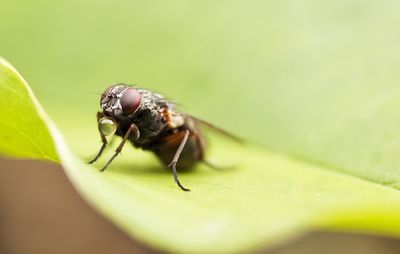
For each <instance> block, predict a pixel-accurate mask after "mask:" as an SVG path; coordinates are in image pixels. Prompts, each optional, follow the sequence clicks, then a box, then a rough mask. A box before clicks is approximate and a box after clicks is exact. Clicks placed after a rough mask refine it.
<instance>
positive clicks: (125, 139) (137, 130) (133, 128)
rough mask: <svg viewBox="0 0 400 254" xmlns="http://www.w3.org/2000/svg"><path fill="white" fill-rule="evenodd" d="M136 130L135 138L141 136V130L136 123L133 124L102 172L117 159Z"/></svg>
mask: <svg viewBox="0 0 400 254" xmlns="http://www.w3.org/2000/svg"><path fill="white" fill-rule="evenodd" d="M132 132H134V135H135V140H136V139H138V138H139V136H140V132H139V129H138V127H137V126H136V125H135V124H131V126H130V127H129V129H128V131H127V132H126V133H125V136H124V138H123V139H122V141H121V143H120V144H119V146H118V147H117V149H115V153H114V155H113V156H112V157H111V159H110V160H109V161H108V162H107V163H106V165H104V167H103V168H102V169H100V172H103V171H104V170H106V168H107V167H108V166H109V165H110V164H111V162H112V161H113V160H114V159H115V157H117V155H118V154H120V153H121V151H122V148H123V147H124V145H125V143H126V141H127V140H128V139H129V136H130V135H131V133H132Z"/></svg>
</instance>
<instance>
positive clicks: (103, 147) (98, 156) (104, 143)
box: [88, 112, 107, 164]
mask: <svg viewBox="0 0 400 254" xmlns="http://www.w3.org/2000/svg"><path fill="white" fill-rule="evenodd" d="M101 117H102V114H101V113H100V112H97V122H99V120H100V118H101ZM100 137H101V142H102V143H103V144H102V145H101V148H100V150H99V152H98V153H97V155H96V157H94V159H93V160H91V161H89V162H88V163H89V164H92V163H94V162H95V161H97V159H98V158H100V156H101V154H102V153H103V151H104V149H105V148H106V146H107V139H106V137H105V136H104V135H103V134H101V133H100Z"/></svg>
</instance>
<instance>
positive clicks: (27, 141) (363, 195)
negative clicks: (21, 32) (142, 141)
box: [0, 60, 400, 253]
mask: <svg viewBox="0 0 400 254" xmlns="http://www.w3.org/2000/svg"><path fill="white" fill-rule="evenodd" d="M0 95H1V98H3V99H2V100H1V101H0V113H1V115H2V119H3V120H2V122H1V124H2V127H1V133H0V151H1V153H2V154H4V155H9V156H16V157H21V158H41V159H49V160H52V161H57V160H58V158H60V161H61V163H62V164H63V167H64V169H65V171H66V173H67V175H68V176H69V178H70V180H71V181H72V183H73V184H74V185H75V186H76V188H77V189H78V190H79V191H80V193H81V194H82V196H83V197H84V198H85V199H86V200H87V201H88V202H90V203H91V204H92V205H94V206H95V207H96V208H98V209H99V210H100V211H101V212H102V213H104V214H105V215H106V216H107V217H109V218H110V219H111V220H113V221H114V222H115V223H116V224H118V225H119V226H120V227H121V228H122V229H124V230H125V231H126V232H128V233H129V234H131V235H132V236H133V237H135V238H136V239H138V240H141V241H143V242H145V243H147V244H150V245H151V246H153V247H155V248H158V249H162V250H166V251H170V252H179V253H224V252H225V253H231V252H244V251H249V250H254V249H257V248H260V247H264V246H268V245H271V244H273V243H276V242H279V241H283V240H285V239H287V238H289V237H292V236H294V235H296V234H300V233H304V232H307V231H309V230H312V229H316V228H326V229H329V228H330V229H342V230H345V229H347V230H357V231H365V232H374V233H380V234H389V235H394V236H400V216H398V214H399V212H400V193H399V191H398V190H396V189H393V188H391V187H387V186H383V185H380V184H376V183H373V182H369V181H366V180H363V179H359V178H356V177H353V176H350V175H345V174H343V173H338V172H335V171H331V170H329V168H327V167H322V166H318V165H313V164H310V163H307V162H305V161H301V160H298V159H294V158H291V157H288V156H285V155H283V154H277V153H274V152H271V151H267V150H264V149H261V148H258V147H256V146H253V145H246V146H238V145H234V144H231V143H229V142H228V141H226V140H223V139H220V138H217V137H216V138H213V141H214V140H215V141H214V142H212V149H211V151H209V154H211V155H212V156H214V157H218V158H219V159H220V160H221V161H222V162H224V163H225V164H226V163H227V162H229V164H235V165H237V167H236V168H235V169H232V170H226V171H222V172H216V171H212V170H210V169H208V168H207V167H205V166H199V167H198V168H196V169H195V170H194V171H190V172H182V173H181V174H180V178H181V180H182V182H183V183H184V184H185V185H187V186H188V187H190V188H191V189H192V192H189V193H185V192H183V191H181V190H179V189H178V188H177V186H176V185H175V184H174V182H173V180H172V176H171V174H170V172H168V171H167V170H164V169H163V168H162V167H161V166H160V165H159V164H158V163H157V161H156V160H155V159H154V158H153V157H152V156H151V155H149V154H148V153H145V152H141V151H133V149H132V148H127V149H126V150H124V152H123V156H121V157H119V158H117V160H116V161H115V163H114V164H112V165H111V167H110V168H109V169H108V170H107V171H106V172H104V173H99V172H98V171H97V170H96V168H93V167H91V166H89V165H87V164H86V163H84V162H83V161H82V160H81V159H80V158H79V157H77V156H76V155H74V154H72V153H71V151H70V150H69V148H68V146H67V145H66V143H65V140H64V138H63V136H62V135H61V134H60V132H59V130H58V129H57V127H56V126H55V125H54V124H53V123H52V121H51V120H50V119H49V118H48V117H47V116H46V114H45V113H44V111H43V109H42V108H41V106H40V104H39V103H38V102H37V100H36V98H35V96H34V95H33V93H32V92H31V90H30V88H29V86H28V85H27V83H26V82H25V81H24V80H23V79H22V77H21V76H20V75H19V74H18V73H17V72H16V71H15V69H14V68H12V67H11V65H10V64H8V63H7V62H6V61H5V60H0ZM78 136H79V135H78ZM80 142H81V143H80V144H82V146H83V147H84V149H87V148H90V149H92V148H93V149H94V148H95V146H94V145H90V142H93V143H94V144H95V145H96V146H97V145H99V144H98V143H96V142H94V140H82V139H81V137H80ZM82 151H83V148H82ZM93 152H95V150H93ZM109 155H110V153H108V154H106V155H105V156H104V157H108V156H109ZM104 162H105V160H104V159H103V160H101V161H100V162H99V163H98V164H97V165H96V167H97V168H98V167H99V166H100V165H103V163H104Z"/></svg>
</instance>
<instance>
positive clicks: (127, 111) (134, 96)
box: [120, 88, 140, 116]
mask: <svg viewBox="0 0 400 254" xmlns="http://www.w3.org/2000/svg"><path fill="white" fill-rule="evenodd" d="M120 102H121V107H122V113H123V114H124V115H125V116H129V115H131V114H133V113H135V111H136V109H137V108H138V107H139V104H140V94H139V92H138V91H137V90H136V89H134V88H128V89H126V90H125V92H124V94H123V95H122V97H121V100H120Z"/></svg>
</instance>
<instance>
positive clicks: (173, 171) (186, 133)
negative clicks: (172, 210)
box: [168, 130, 190, 191]
mask: <svg viewBox="0 0 400 254" xmlns="http://www.w3.org/2000/svg"><path fill="white" fill-rule="evenodd" d="M189 134H190V132H189V130H186V131H185V136H184V137H183V139H182V141H181V144H180V145H179V147H178V150H176V152H175V155H174V158H173V159H172V161H171V163H170V164H169V165H168V167H169V168H172V174H173V175H174V179H175V182H176V184H177V185H178V186H179V187H180V188H181V189H182V190H184V191H190V190H189V189H187V188H185V187H183V185H182V184H181V182H180V181H179V179H178V174H177V173H176V164H177V163H178V160H179V156H180V155H181V153H182V150H183V148H184V147H185V145H186V142H187V140H188V137H189Z"/></svg>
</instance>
